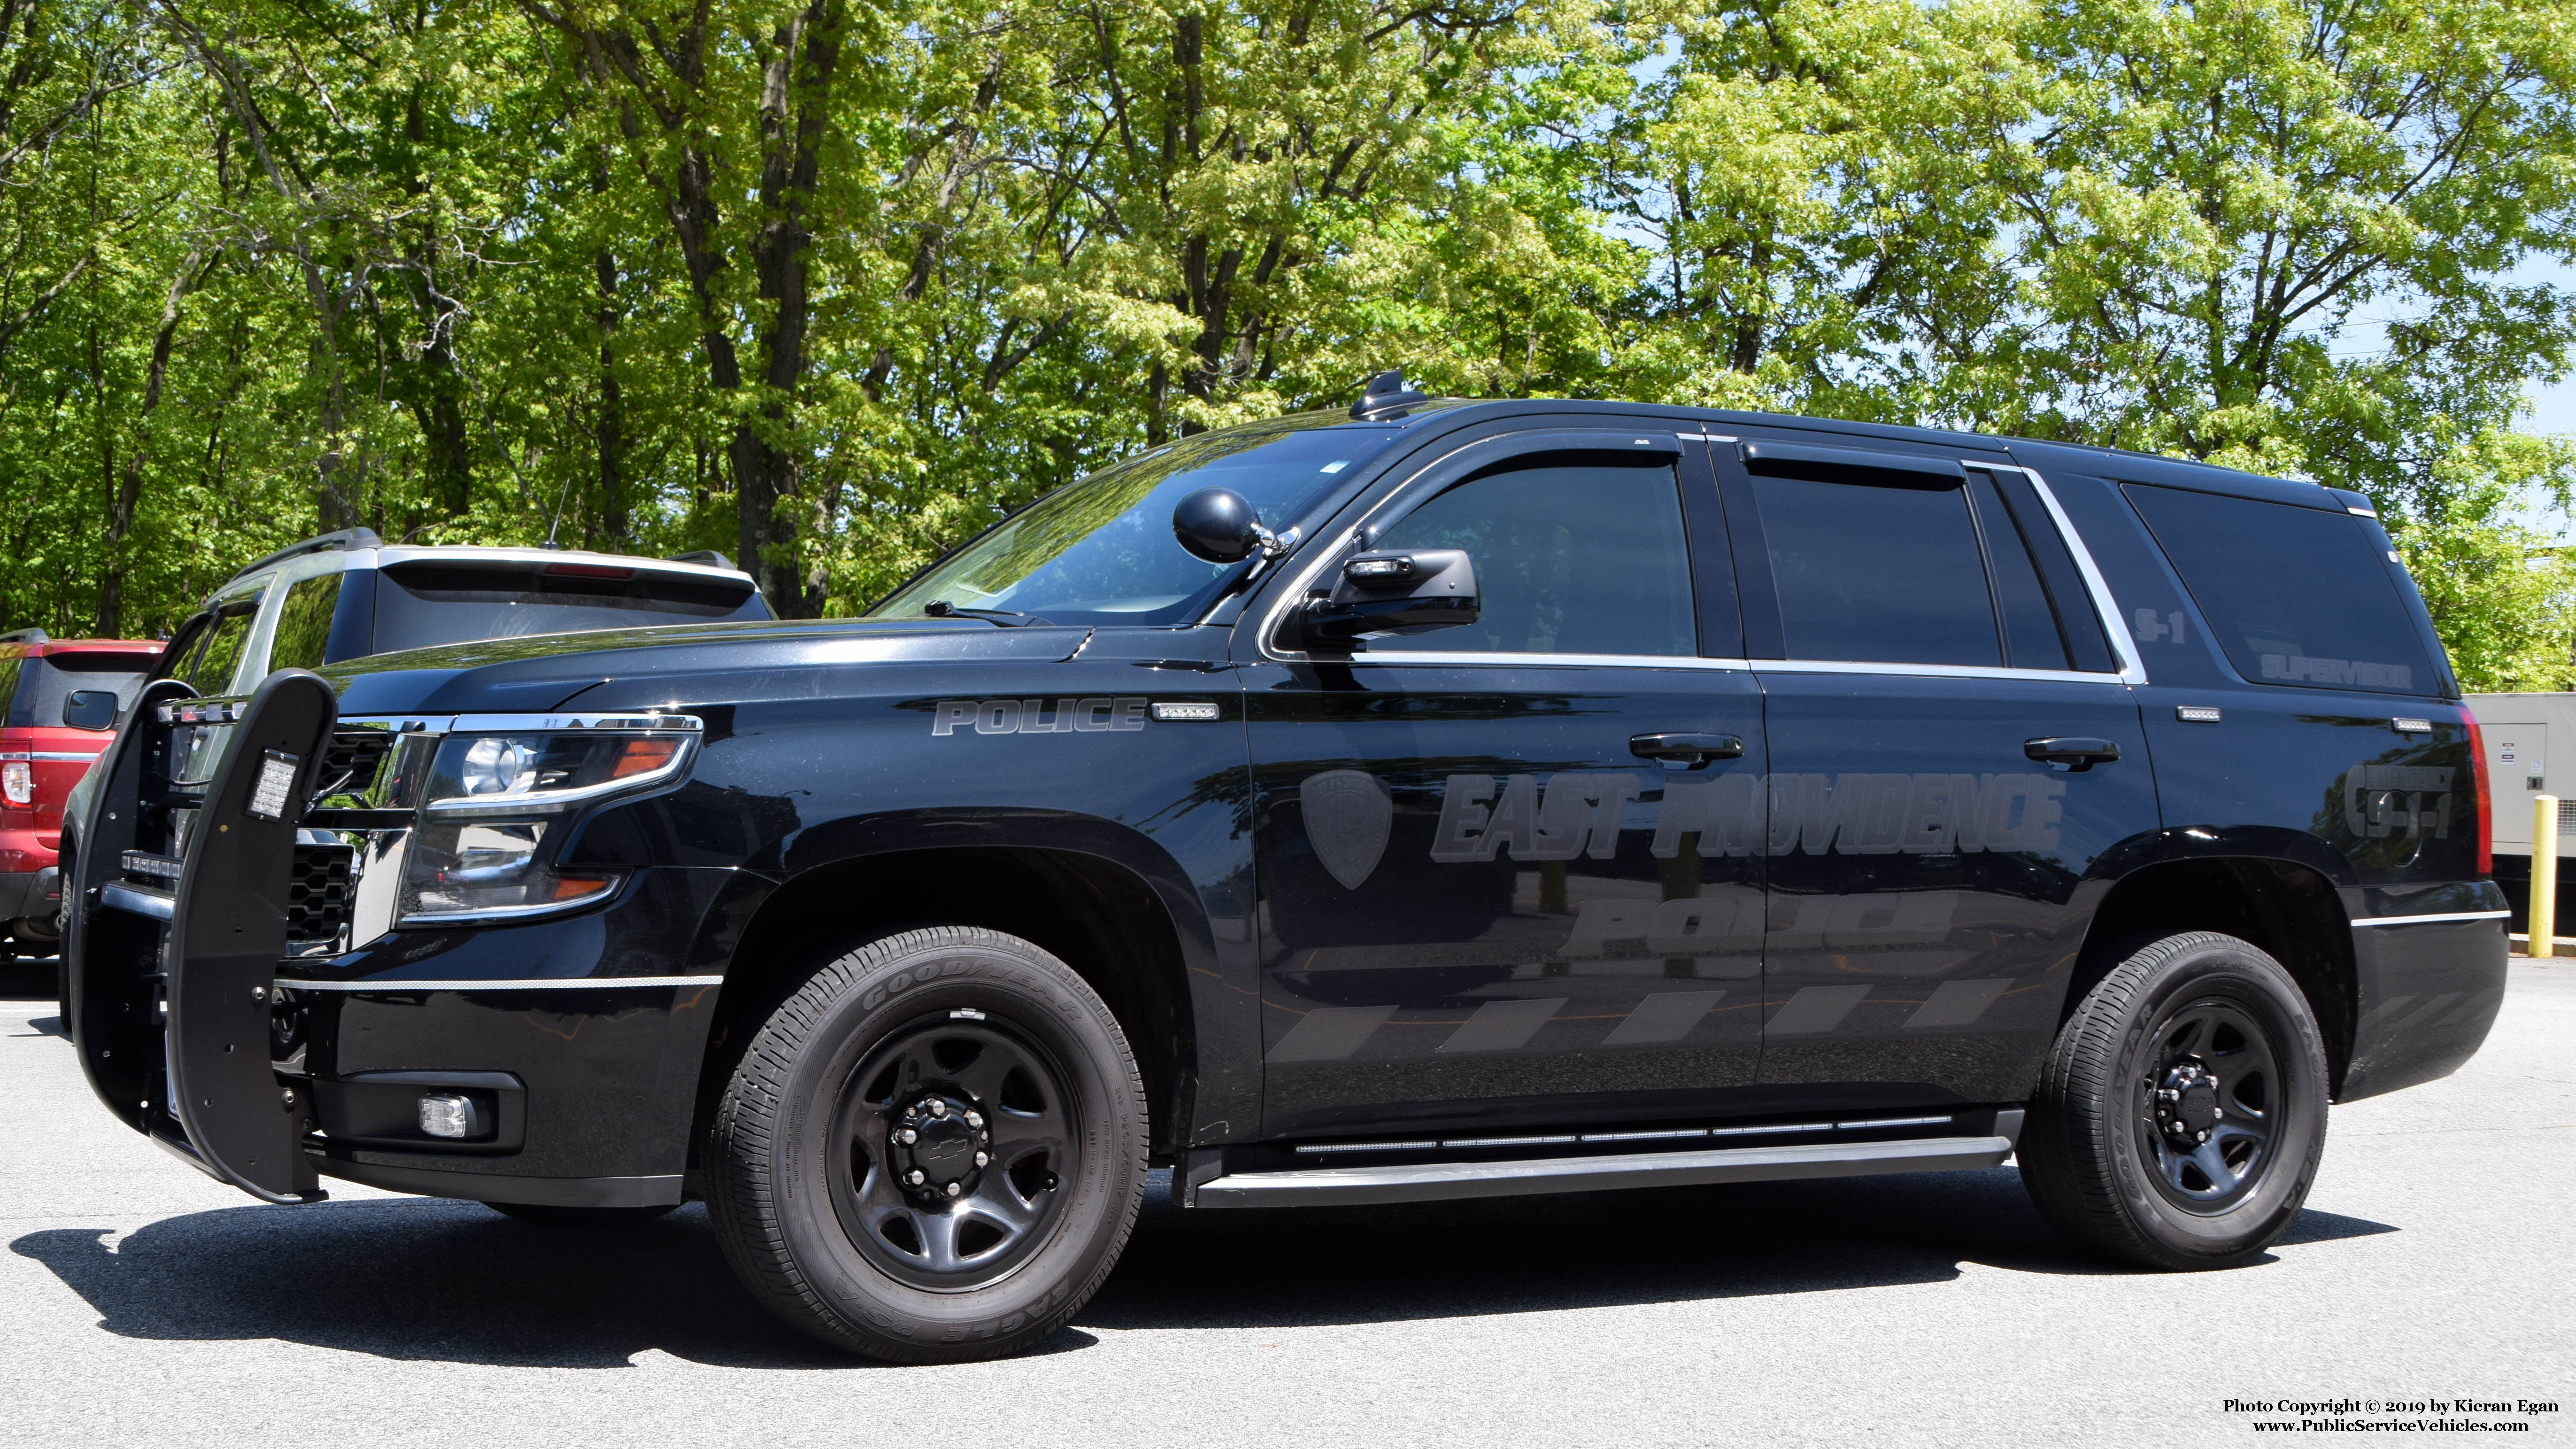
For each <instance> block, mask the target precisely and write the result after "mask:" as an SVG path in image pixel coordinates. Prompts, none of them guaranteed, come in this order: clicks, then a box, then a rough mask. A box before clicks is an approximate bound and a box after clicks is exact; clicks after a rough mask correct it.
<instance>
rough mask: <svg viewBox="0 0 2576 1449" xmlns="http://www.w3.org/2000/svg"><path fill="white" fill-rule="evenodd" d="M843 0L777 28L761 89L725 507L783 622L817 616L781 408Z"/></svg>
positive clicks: (796, 330)
mask: <svg viewBox="0 0 2576 1449" xmlns="http://www.w3.org/2000/svg"><path fill="white" fill-rule="evenodd" d="M846 15H847V12H846V11H845V10H844V9H843V5H842V0H812V3H811V4H809V5H807V7H806V8H805V11H804V13H803V14H801V15H799V16H798V17H797V18H796V19H794V20H792V21H789V22H788V23H787V24H785V25H782V26H780V27H779V28H778V33H777V35H776V36H775V37H774V41H773V43H774V44H775V45H776V46H777V47H778V51H777V55H776V56H775V57H774V58H773V59H772V60H771V61H770V64H769V73H768V75H767V77H766V82H765V84H764V85H763V87H762V91H761V97H760V111H761V119H762V123H763V124H762V132H763V134H762V147H761V149H762V152H763V155H762V158H761V169H760V209H761V214H762V217H763V220H762V223H761V227H760V230H759V232H758V233H757V234H756V235H755V236H754V237H753V239H752V246H751V254H752V264H753V267H754V269H755V272H756V275H757V276H758V278H759V282H760V299H761V301H762V302H764V303H767V304H770V307H771V308H774V309H775V310H774V311H771V310H768V309H764V310H765V311H767V316H766V319H765V320H766V321H767V325H766V326H765V327H763V328H762V329H761V330H760V331H759V333H758V337H759V343H760V349H761V352H762V354H763V358H764V361H765V362H766V364H767V365H766V366H765V367H764V368H763V370H762V377H761V399H760V406H759V408H758V411H757V414H756V416H752V417H745V418H744V419H742V420H741V421H740V422H739V423H738V424H736V425H735V428H734V438H733V447H732V450H731V451H732V455H733V476H734V495H735V496H734V503H735V506H736V507H737V508H738V509H739V510H740V513H739V525H740V533H739V538H740V542H741V548H742V566H743V568H744V569H746V570H748V571H749V572H750V574H751V576H752V577H753V578H754V579H756V580H758V581H759V583H760V588H761V592H763V593H765V594H767V595H768V596H769V604H770V607H771V608H773V609H775V610H777V611H778V613H779V615H780V616H781V617H783V618H790V619H810V618H813V617H815V616H817V615H819V614H821V613H822V612H823V597H822V590H820V589H819V588H815V587H812V586H810V585H808V583H807V582H806V580H805V579H804V577H803V576H802V572H801V570H800V569H799V568H798V559H797V548H796V532H797V529H796V522H797V520H796V513H797V510H796V509H794V508H793V507H782V506H781V504H782V503H785V502H786V501H787V500H788V499H789V498H790V497H791V496H792V495H793V494H794V493H795V492H796V485H797V468H796V460H795V458H794V456H793V455H792V454H791V453H789V452H788V450H787V449H786V448H785V447H784V446H782V444H783V441H784V438H785V436H786V434H787V432H788V429H789V427H790V424H789V422H788V416H787V414H788V407H789V405H790V404H791V403H792V402H793V401H794V400H795V397H796V391H797V387H798V385H799V384H800V383H802V382H803V381H804V378H805V331H806V326H807V323H808V320H809V297H808V283H809V281H810V274H811V263H810V261H809V260H808V248H809V246H810V244H811V240H812V238H811V236H810V234H809V233H808V232H807V231H806V230H805V212H806V208H807V206H808V205H809V204H810V203H811V202H812V201H813V198H814V189H815V184H816V180H817V174H816V173H817V168H818V164H819V160H820V157H819V152H820V150H821V147H822V141H823V126H824V122H825V120H826V108H827V107H828V106H829V104H830V101H831V92H832V78H833V72H834V71H836V70H837V69H838V68H839V66H840V61H841V27H842V25H843V23H844V21H845V19H846Z"/></svg>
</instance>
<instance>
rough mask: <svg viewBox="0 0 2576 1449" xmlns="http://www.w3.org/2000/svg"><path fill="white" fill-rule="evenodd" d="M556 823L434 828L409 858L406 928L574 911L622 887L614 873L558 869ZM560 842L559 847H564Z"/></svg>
mask: <svg viewBox="0 0 2576 1449" xmlns="http://www.w3.org/2000/svg"><path fill="white" fill-rule="evenodd" d="M561 823H563V822H561V821H555V820H526V821H504V820H489V821H486V820H468V821H458V822H455V823H453V824H437V823H432V824H428V825H424V826H422V827H421V828H420V829H419V830H418V831H416V832H414V833H413V835H412V840H411V845H410V848H409V849H408V850H407V851H406V852H405V853H404V857H403V885H402V906H401V913H402V918H403V920H404V922H405V923H406V924H415V925H435V924H437V923H438V922H439V921H441V920H459V919H474V918H479V917H484V916H495V915H499V916H526V915H537V914H542V913H544V912H547V911H553V910H562V909H568V908H570V907H573V906H577V905H580V904H582V903H583V902H584V901H589V900H595V899H597V898H598V897H600V896H604V895H606V894H608V893H609V892H610V891H612V890H615V889H616V888H617V881H618V877H617V875H616V874H615V873H614V872H609V871H577V870H574V871H567V870H557V869H555V868H553V867H552V866H551V865H549V864H548V863H547V861H546V856H547V853H548V852H547V850H546V846H547V839H546V837H547V836H548V835H549V834H550V833H551V832H552V829H553V827H554V826H556V825H559V824H561ZM558 843H559V841H558Z"/></svg>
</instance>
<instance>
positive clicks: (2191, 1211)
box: [2020, 931, 2328, 1270]
mask: <svg viewBox="0 0 2576 1449" xmlns="http://www.w3.org/2000/svg"><path fill="white" fill-rule="evenodd" d="M2327 1091H2328V1078H2327V1070H2326V1055H2325V1046H2324V1042H2323V1040H2322V1038H2321V1037H2320V1036H2319V1034H2318V1031H2317V1024H2316V1018H2315V1015H2314V1013H2313V1012H2312V1011H2311V1010H2310V1009H2309V1006H2308V1001H2307V997H2306V995H2305V993H2303V992H2302V991H2301V990H2300V988H2299V985H2298V982H2297V981H2296V980H2294V979H2293V978H2292V977H2291V976H2290V973H2289V972H2288V971H2286V970H2284V969H2283V968H2282V966H2281V964H2280V963H2279V962H2277V961H2275V960H2273V959H2272V958H2271V957H2270V956H2268V955H2266V954H2264V953H2263V952H2262V951H2261V950H2259V949H2257V948H2256V947H2254V946H2253V945H2251V944H2249V943H2247V942H2245V941H2241V940H2238V939H2237V938H2235V937H2233V936H2224V935H2219V934H2217V933H2215V932H2208V931H2195V932H2188V933H2183V934H2177V935H2172V936H2166V937H2164V938H2162V939H2158V940H2152V941H2148V942H2146V943H2144V944H2142V945H2139V946H2137V947H2136V948H2135V949H2133V950H2130V951H2128V952H2127V953H2126V954H2125V956H2124V958H2123V959H2122V960H2121V961H2120V963H2119V964H2118V965H2117V966H2115V967H2113V968H2112V970H2111V971H2110V972H2109V974H2107V975H2106V976H2104V977H2103V978H2102V980H2101V981H2100V983H2098V984H2097V985H2095V986H2094V988H2093V989H2092V990H2091V991H2090V992H2088V993H2086V995H2085V997H2084V999H2083V1000H2082V1001H2081V1002H2079V1003H2078V1004H2077V1005H2076V1008H2075V1010H2074V1012H2073V1014H2072V1015H2070V1016H2069V1017H2068V1018H2067V1020H2066V1023H2065V1025H2064V1026H2063V1027H2062V1028H2060V1030H2059V1032H2058V1036H2057V1041H2056V1043H2055V1045H2054V1047H2053V1048H2052V1049H2051V1051H2050V1053H2049V1056H2048V1060H2047V1063H2046V1064H2045V1065H2044V1066H2043V1068H2042V1069H2041V1072H2040V1085H2039V1092H2038V1095H2037V1096H2036V1097H2034V1098H2033V1099H2032V1101H2031V1103H2030V1111H2029V1117H2028V1123H2027V1126H2026V1127H2025V1129H2024V1131H2023V1134H2022V1139H2021V1144H2020V1158H2021V1170H2022V1181H2023V1183H2024V1184H2025V1185H2026V1186H2027V1187H2028V1189H2029V1191H2030V1194H2031V1198H2032V1200H2033V1201H2034V1202H2035V1203H2037V1204H2038V1206H2039V1210H2040V1213H2041V1215H2042V1216H2044V1217H2046V1218H2047V1219H2048V1221H2049V1224H2050V1226H2052V1227H2054V1228H2055V1229H2057V1231H2058V1232H2059V1234H2061V1235H2062V1236H2064V1237H2065V1238H2067V1239H2068V1240H2069V1241H2071V1242H2074V1243H2076V1244H2077V1245H2079V1246H2082V1247H2086V1248H2089V1249H2092V1250H2093V1251H2095V1252H2098V1253H2101V1254H2104V1255H2105V1256H2108V1257H2112V1258H2117V1259H2120V1260H2122V1261H2126V1262H2130V1263H2136V1264H2138V1265H2140V1266H2143V1267H2151V1268H2162V1269H2169V1270H2170V1269H2192V1268H2226V1267H2234V1266H2237V1265H2239V1264H2242V1263H2246V1262H2249V1261H2252V1260H2253V1259H2254V1258H2256V1257H2259V1256H2260V1255H2261V1254H2262V1252H2263V1251H2264V1249H2266V1248H2268V1247H2270V1246H2271V1245H2272V1244H2273V1243H2274V1242H2275V1241H2277V1240H2278V1239H2279V1238H2280V1236H2281V1234H2282V1233H2284V1232H2286V1231H2288V1230H2289V1226H2290V1224H2291V1222H2292V1221H2293V1220H2294V1219H2295V1218H2297V1216H2298V1213H2299V1209H2300V1206H2301V1205H2302V1204H2303V1203H2305V1202H2306V1200H2307V1195H2308V1188H2309V1185H2310V1184H2311V1183H2312V1182H2314V1181H2315V1178H2316V1170H2317V1163H2318V1161H2319V1159H2320V1158H2321V1157H2322V1155H2323V1153H2324V1151H2325V1125H2326V1095H2327Z"/></svg>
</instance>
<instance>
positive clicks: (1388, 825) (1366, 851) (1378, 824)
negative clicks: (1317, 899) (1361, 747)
mask: <svg viewBox="0 0 2576 1449" xmlns="http://www.w3.org/2000/svg"><path fill="white" fill-rule="evenodd" d="M1297 803H1298V805H1299V807H1300V808H1301V809H1303V810H1304V812H1305V818H1306V840H1307V842H1308V843H1309V844H1311V845H1313V846H1314V847H1315V858H1316V859H1317V860H1320V861H1322V862H1323V863H1324V869H1325V870H1327V871H1329V872H1331V874H1332V877H1333V879H1335V880H1337V881H1340V882H1341V883H1342V889H1344V890H1348V891H1355V890H1358V889H1359V888H1360V886H1361V884H1362V883H1364V882H1365V881H1367V880H1368V878H1369V873H1370V872H1371V871H1374V870H1376V869H1377V862H1378V858H1379V857H1380V856H1383V855H1384V854H1386V837H1387V833H1388V831H1389V830H1391V829H1392V828H1393V827H1394V824H1395V800H1394V797H1392V796H1390V795H1388V794H1387V793H1386V786H1384V785H1382V784H1379V783H1378V779H1377V777H1376V776H1375V775H1372V774H1369V773H1368V772H1367V771H1365V770H1326V771H1325V772H1324V773H1322V774H1320V775H1309V776H1307V777H1306V782H1305V783H1304V784H1302V785H1300V786H1298V787H1297Z"/></svg>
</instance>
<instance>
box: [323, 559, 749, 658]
mask: <svg viewBox="0 0 2576 1449" xmlns="http://www.w3.org/2000/svg"><path fill="white" fill-rule="evenodd" d="M547 567H551V568H557V569H568V568H593V567H595V568H597V569H598V575H592V576H584V575H575V574H571V573H569V572H565V573H552V574H549V573H544V572H540V571H539V570H540V569H541V568H547ZM615 572H618V570H616V569H614V568H613V567H611V566H607V565H598V566H591V565H560V564H558V565H540V566H537V567H528V568H512V567H509V566H506V565H492V564H450V563H403V564H395V565H392V566H391V567H388V568H387V569H385V570H384V572H383V575H382V577H383V581H384V583H385V585H387V587H381V588H379V589H377V590H376V635H375V640H374V644H375V650H374V652H376V653H379V654H386V653H391V652H392V651H394V650H397V649H420V648H426V647H428V646H431V645H437V644H463V643H468V642H471V641H473V640H477V639H515V638H518V637H520V636H522V635H527V634H567V633H572V632H575V631H578V630H583V629H631V628H634V627H636V626H638V625H645V624H704V623H709V622H713V621H718V620H727V619H766V618H769V617H770V613H769V606H768V605H767V604H766V603H764V602H762V600H761V597H760V594H759V592H758V591H757V590H755V589H753V588H752V587H751V586H750V584H749V582H748V581H745V582H742V583H731V582H725V581H719V580H713V579H706V578H700V577H695V576H691V575H685V574H668V573H661V572H658V571H655V570H650V569H635V570H632V571H629V572H628V576H627V577H625V578H616V577H606V576H601V575H607V574H612V573H615Z"/></svg>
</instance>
